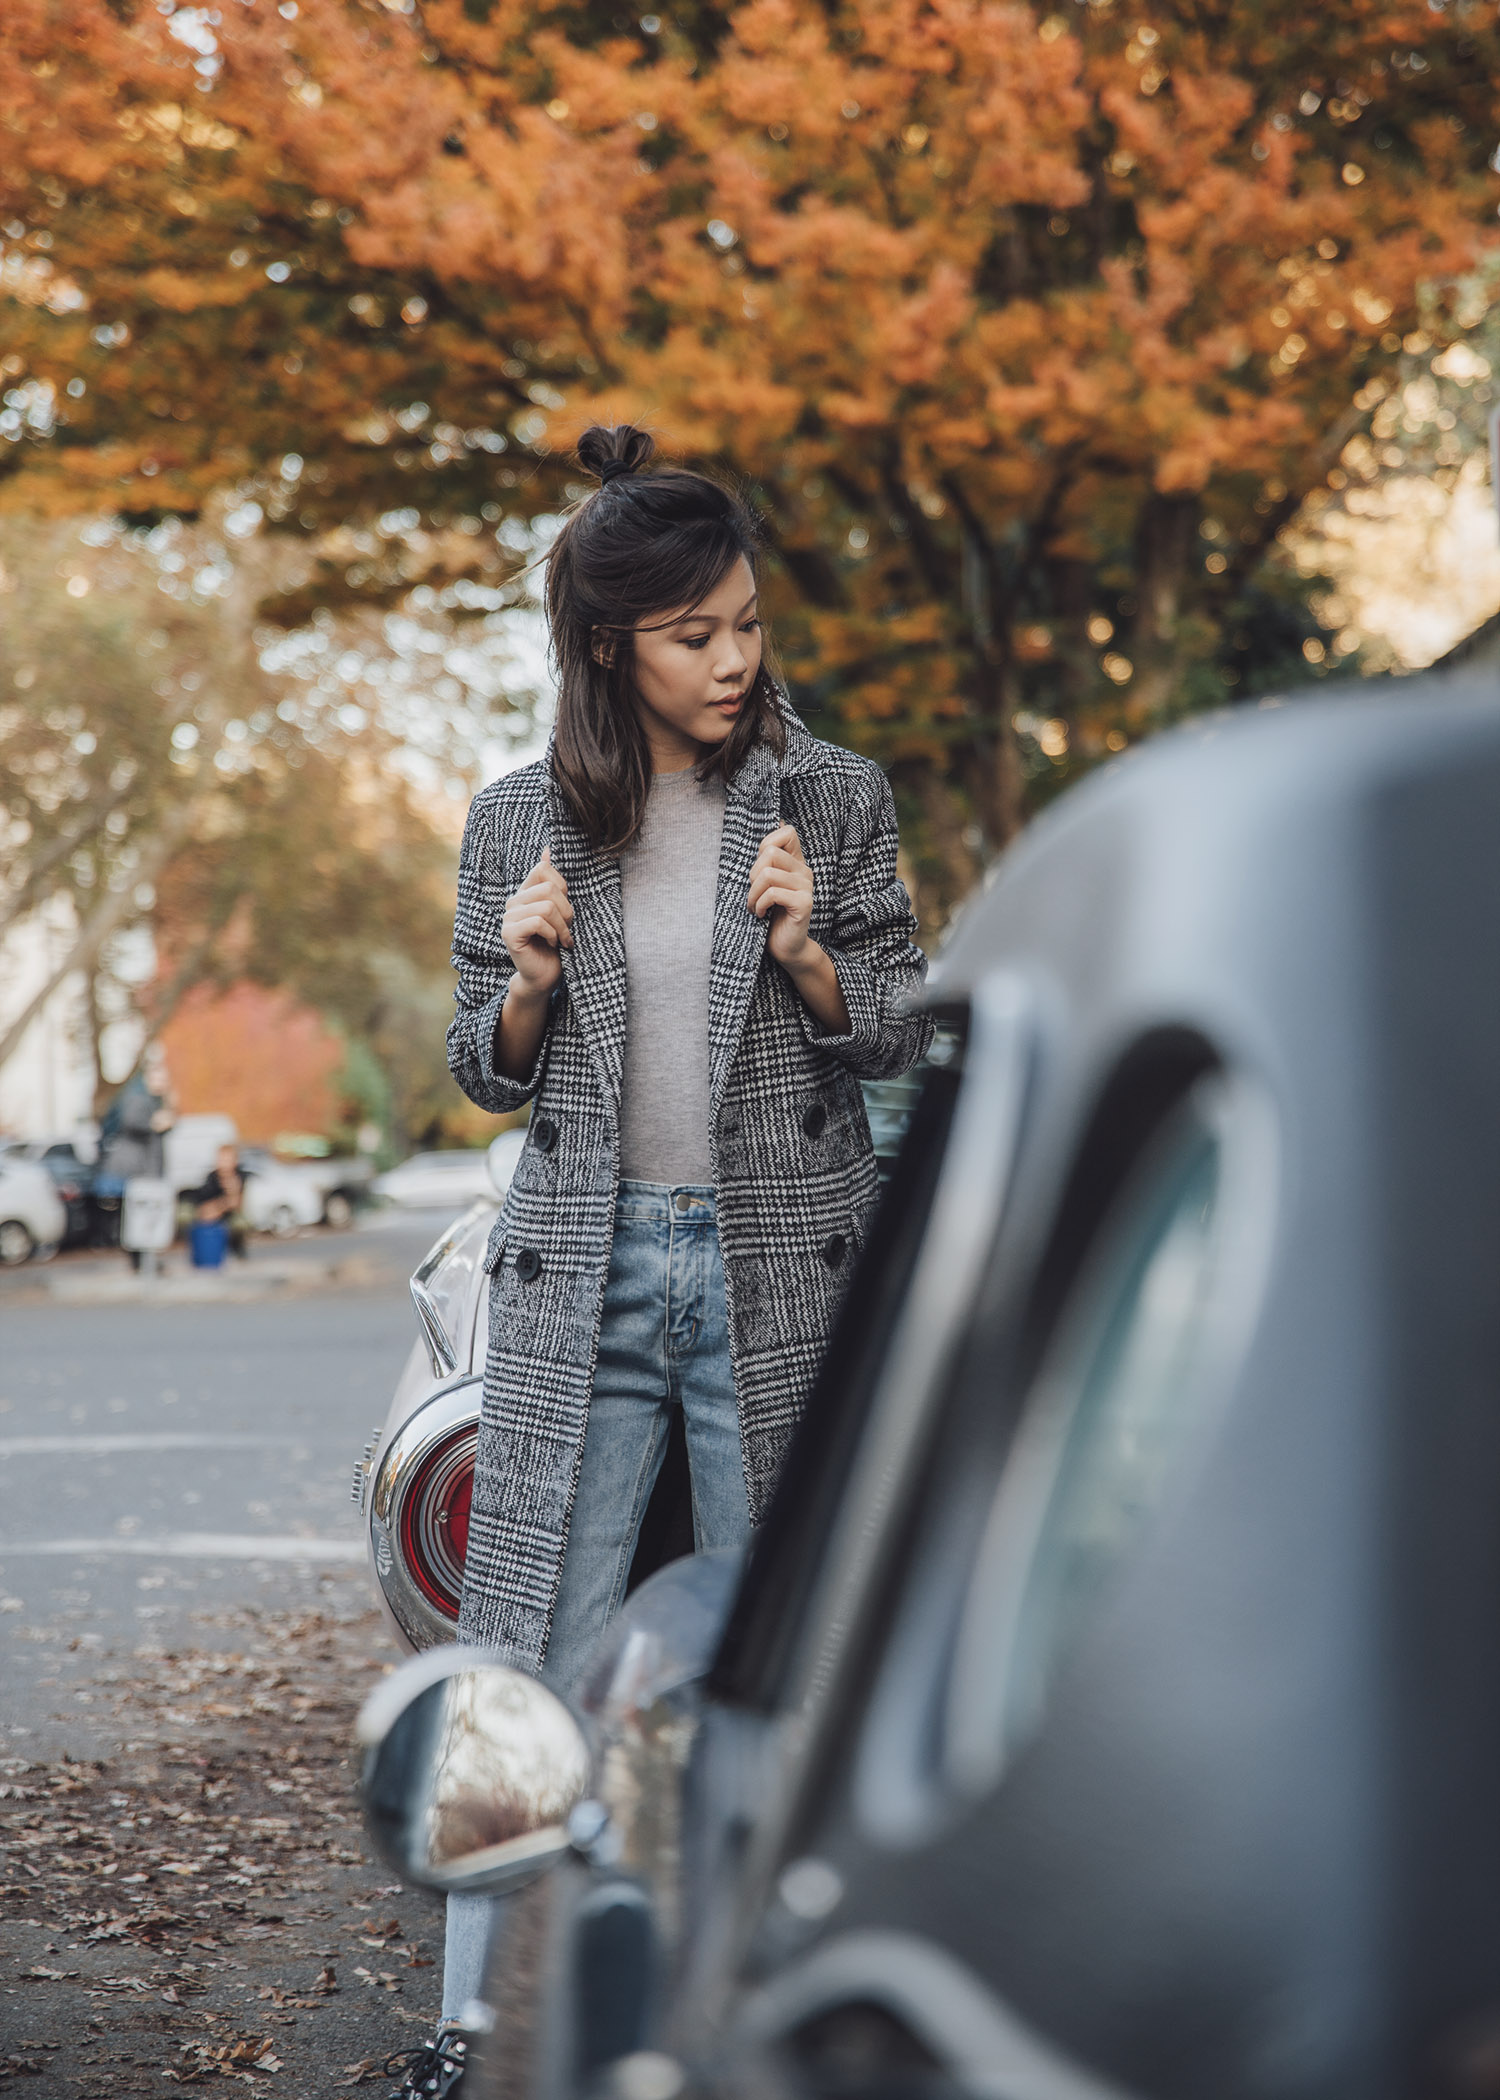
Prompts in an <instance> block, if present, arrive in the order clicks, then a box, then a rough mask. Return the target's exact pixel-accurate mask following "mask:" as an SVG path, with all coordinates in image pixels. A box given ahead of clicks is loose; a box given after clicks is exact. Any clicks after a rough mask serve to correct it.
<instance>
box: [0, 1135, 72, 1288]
mask: <svg viewBox="0 0 1500 2100" xmlns="http://www.w3.org/2000/svg"><path fill="white" fill-rule="evenodd" d="M67 1229H68V1212H67V1206H66V1204H65V1203H64V1201H63V1199H62V1197H61V1196H60V1195H59V1194H58V1191H57V1184H56V1182H55V1181H54V1180H53V1177H52V1175H51V1174H50V1173H49V1171H48V1170H47V1168H46V1167H44V1166H42V1165H40V1164H39V1163H38V1162H37V1161H36V1160H34V1159H28V1158H27V1157H25V1155H24V1153H23V1152H21V1151H7V1152H3V1153H0V1264H3V1265H4V1267H6V1268H7V1269H13V1268H16V1267H18V1266H19V1265H20V1263H22V1262H24V1261H30V1260H32V1259H33V1257H37V1258H40V1259H43V1260H45V1259H46V1258H47V1257H48V1256H49V1255H52V1254H55V1253H56V1252H57V1250H58V1248H59V1247H60V1246H61V1245H62V1242H63V1237H64V1235H65V1233H66V1232H67Z"/></svg>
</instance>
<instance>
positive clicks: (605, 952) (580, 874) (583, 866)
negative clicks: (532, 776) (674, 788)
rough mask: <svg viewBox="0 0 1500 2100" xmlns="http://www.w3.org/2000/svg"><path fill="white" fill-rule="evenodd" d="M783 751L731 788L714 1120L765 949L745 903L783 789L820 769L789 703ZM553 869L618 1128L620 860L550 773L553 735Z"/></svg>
mask: <svg viewBox="0 0 1500 2100" xmlns="http://www.w3.org/2000/svg"><path fill="white" fill-rule="evenodd" d="M782 715H783V719H784V720H785V723H786V749H785V751H784V752H783V753H782V755H781V757H780V758H778V757H777V756H776V754H775V752H773V751H772V750H771V749H770V747H769V745H766V744H757V745H756V746H755V747H754V749H753V750H752V751H751V752H750V753H749V755H748V757H747V758H746V759H745V762H744V764H743V765H742V766H741V767H740V770H739V772H738V773H737V774H736V775H735V776H734V778H733V780H731V781H730V782H729V783H728V787H727V789H726V793H725V802H724V831H723V838H722V842H721V844H720V848H719V881H718V889H717V893H716V896H715V900H714V930H713V945H712V949H711V952H710V957H709V972H708V1066H709V1117H710V1120H711V1121H712V1120H713V1119H714V1118H715V1117H717V1115H718V1111H719V1104H720V1102H721V1101H722V1099H723V1097H724V1088H725V1085H726V1084H727V1082H728V1078H729V1071H730V1067H731V1066H732V1065H733V1063H734V1055H735V1052H736V1050H737V1049H738V1048H739V1042H740V1036H741V1035H742V1033H743V1032H744V1026H745V1016H746V1014H747V1013H748V1012H749V1009H750V999H751V995H752V993H753V992H754V990H755V981H756V977H757V976H758V974H759V971H760V966H761V961H762V958H763V957H764V954H765V946H766V930H767V929H766V922H765V920H764V919H757V918H756V917H754V915H753V914H752V913H751V911H750V908H749V906H748V904H747V903H746V901H745V900H746V896H747V893H748V891H749V888H750V871H751V869H752V868H753V867H754V866H755V856H756V854H757V853H758V852H759V851H760V845H761V840H762V839H763V838H764V837H765V835H766V833H767V832H768V831H774V830H775V829H776V826H777V825H778V824H779V823H780V822H781V820H782V783H783V782H784V781H785V780H787V779H789V778H791V777H793V776H794V775H799V774H803V773H810V772H815V771H816V770H817V769H818V767H819V765H820V764H821V762H822V757H823V747H822V746H821V745H820V743H819V741H818V739H817V738H816V737H814V736H812V735H810V734H809V732H808V730H807V729H806V727H805V726H804V724H803V723H802V722H801V721H800V720H799V718H798V717H797V715H796V714H795V713H794V712H793V710H792V708H791V707H790V706H789V705H788V704H787V702H786V701H785V699H783V701H782ZM544 770H545V774H546V782H547V818H548V832H549V844H550V846H551V850H552V863H553V866H554V867H555V868H556V869H557V871H558V873H559V874H560V875H561V876H562V878H563V880H564V881H565V882H566V883H567V885H568V895H569V897H570V898H571V899H572V903H573V911H574V919H573V947H572V949H571V950H568V949H565V950H564V951H563V981H564V983H565V984H566V986H567V989H568V997H569V998H570V1000H571V1001H572V1003H573V1008H574V1011H575V1012H576V1013H577V1015H578V1021H579V1026H580V1027H581V1029H582V1031H583V1035H584V1040H585V1042H586V1044H587V1046H588V1053H589V1059H590V1062H591V1063H592V1065H593V1067H594V1073H595V1076H596V1078H597V1079H598V1082H599V1087H600V1091H601V1092H602V1094H603V1096H604V1099H605V1101H606V1103H607V1105H608V1110H609V1114H610V1116H611V1118H612V1120H613V1121H614V1122H615V1124H616V1125H617V1126H618V1123H619V1112H620V1087H621V1080H622V1075H623V1071H624V1062H625V922H624V909H623V904H622V898H621V887H620V864H619V861H618V860H617V859H615V858H613V857H612V856H611V855H609V854H604V853H600V852H598V851H597V850H596V848H595V847H594V846H593V845H591V844H590V842H589V840H588V839H587V838H586V837H585V835H584V833H583V831H582V830H581V829H580V827H579V825H578V823H577V821H576V819H575V818H574V816H573V814H572V812H571V811H570V810H569V808H568V805H567V802H566V800H565V799H564V797H563V795H562V793H561V791H560V789H559V788H558V785H557V779H556V776H555V774H554V773H553V770H552V742H551V739H550V738H549V740H548V744H547V754H546V758H545V761H544Z"/></svg>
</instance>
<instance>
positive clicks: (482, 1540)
mask: <svg viewBox="0 0 1500 2100" xmlns="http://www.w3.org/2000/svg"><path fill="white" fill-rule="evenodd" d="M652 449H653V448H652V443H651V440H650V438H649V437H647V436H646V435H645V433H644V432H642V431H639V430H635V429H632V428H630V427H628V426H627V427H624V428H621V429H614V430H604V429H598V428H596V429H593V430H590V431H588V432H586V433H585V435H584V437H583V439H582V440H581V442H580V444H579V447H578V456H579V459H580V461H581V462H582V463H583V465H584V466H585V467H586V468H587V469H589V471H591V472H592V473H594V474H596V475H597V476H598V478H599V481H600V484H601V486H600V487H599V489H598V490H596V491H595V492H594V493H593V494H592V495H590V496H588V497H586V498H585V499H584V501H583V502H582V503H580V504H579V506H578V507H577V508H576V509H575V510H574V512H573V513H572V515H571V516H570V518H569V519H568V522H567V524H566V525H565V526H564V528H563V530H562V532H561V534H560V535H559V537H558V539H557V541H556V542H555V544H554V547H553V550H552V554H551V557H550V562H549V568H548V581H547V614H548V620H549V624H550V629H551V639H552V647H553V651H554V654H555V658H556V664H557V671H558V685H559V694H558V709H557V726H556V730H555V733H554V736H553V738H552V742H551V745H550V748H549V751H548V754H547V756H546V757H545V758H543V759H541V760H539V761H537V762H536V763H535V764H532V765H529V766H523V767H522V768H521V769H520V770H519V771H517V772H515V773H512V774H510V775H508V776H507V777H506V778H505V779H503V780H499V781H497V782H495V783H494V784H493V785H492V786H491V787H488V788H486V789H484V791H483V792H482V793H481V794H479V795H478V796H477V797H476V798H475V801H474V805H473V808H472V809H471V811H470V813H469V821H468V826H467V829H466V831H465V835H464V844H463V853H462V858H461V861H460V867H459V890H458V914H457V923H456V926H455V929H454V939H453V960H454V964H455V966H456V968H457V970H458V978H459V983H458V992H457V1006H458V1011H457V1015H456V1017H455V1019H454V1021H453V1024H452V1026H451V1028H450V1029H449V1031H448V1061H449V1064H450V1066H451V1067H452V1070H453V1074H454V1077H455V1078H456V1079H457V1080H458V1083H459V1085H460V1086H461V1087H462V1088H463V1090H464V1092H465V1093H466V1094H467V1095H468V1096H469V1097H470V1099H471V1100H473V1101H476V1102H477V1103H478V1104H479V1105H480V1107H481V1108H486V1109H489V1110H491V1111H492V1112H493V1113H494V1114H496V1115H505V1114H510V1113H512V1112H514V1111H515V1110H516V1109H518V1108H520V1107H522V1105H523V1104H524V1103H525V1102H527V1101H532V1102H534V1104H535V1105H534V1107H533V1110H532V1116H531V1122H530V1128H529V1133H528V1139H527V1144H526V1147H525V1150H524V1151H523V1153H522V1155H521V1158H520V1161H519V1163H518V1164H517V1167H516V1170H515V1176H514V1179H513V1180H512V1182H511V1185H510V1189H509V1192H508V1194H507V1196H506V1199H505V1204H504V1207H503V1209H502V1212H501V1216H500V1219H499V1221H498V1223H497V1224H496V1226H495V1229H494V1233H493V1235H492V1237H491V1240H490V1246H489V1253H488V1267H489V1269H490V1272H491V1277H492V1283H491V1289H490V1343H489V1355H488V1360H487V1364H486V1371H485V1390H484V1408H483V1415H482V1420H481V1426H480V1435H479V1449H478V1455H477V1461H476V1468H475V1478H474V1499H473V1507H472V1512H471V1517H470V1528H469V1550H468V1565H467V1569H466V1573H465V1580H464V1594H463V1609H462V1616H461V1620H460V1632H461V1635H462V1637H463V1638H464V1639H466V1640H470V1641H476V1642H481V1643H483V1644H485V1645H487V1646H491V1647H499V1648H502V1649H503V1650H505V1651H506V1653H507V1654H509V1655H510V1656H511V1657H512V1658H513V1659H514V1660H515V1661H516V1662H517V1663H519V1664H521V1665H522V1666H523V1667H525V1668H527V1669H530V1670H534V1671H537V1672H538V1673H539V1674H540V1675H541V1676H542V1677H543V1679H544V1680H545V1681H547V1682H548V1683H550V1684H552V1685H554V1686H555V1687H557V1688H559V1689H565V1688H566V1687H567V1686H568V1685H569V1684H570V1683H571V1681H572V1679H573V1678H574V1677H575V1675H576V1674H577V1672H578V1670H579V1668H580V1666H581V1664H582V1663H583V1661H584V1659H585V1657H586V1656H587V1654H588V1651H589V1649H590V1647H591V1646H592V1645H593V1643H594V1641H595V1639H596V1638H597V1636H598V1634H599V1633H600V1632H601V1630H602V1629H603V1627H604V1626H605V1624H606V1623H607V1621H608V1620H609V1618H610V1616H611V1614H612V1613H613V1612H614V1610H615V1609H616V1607H617V1606H618V1604H619V1602H620V1600H621V1597H622V1595H623V1592H624V1588H625V1583H626V1578H627V1575H628V1572H629V1568H630V1561H631V1555H632V1552H633V1550H634V1547H635V1542H636V1537H637V1533H638V1531H639V1529H640V1523H641V1517H642V1514H643V1512H644V1509H645V1505H646V1500H647V1498H648V1496H649V1494H650V1491H651V1486H652V1483H653V1481H654V1480H655V1478H656V1474H657V1471H658V1469H659V1467H660V1464H661V1459H662V1455H663V1452H664V1449H665V1446H666V1439H667V1432H668V1426H669V1410H670V1409H672V1408H673V1407H680V1409H681V1411H682V1426H683V1430H684V1433H685V1438H686V1444H687V1451H688V1462H689V1470H690V1473H691V1479H692V1500H693V1526H694V1538H695V1541H696V1544H697V1545H698V1547H699V1548H700V1549H705V1550H707V1549H712V1548H715V1547H724V1546H735V1545H739V1544H741V1543H742V1542H743V1541H744V1539H745V1538H746V1537H747V1536H748V1533H749V1530H750V1528H751V1526H752V1525H753V1524H755V1523H756V1522H758V1521H759V1519H760V1517H761V1516H762V1515H763V1513H764V1511H765V1508H766V1504H767V1502H768V1500H769V1498H770V1495H771V1490H772V1488H773V1486H774V1485H775V1480H776V1474H777V1469H778V1467H779V1465H780V1463H781V1459H782V1454H783V1452H784V1451H785V1449H786V1446H787V1442H788V1440H789V1438H790V1436H791V1434H792V1430H793V1428H794V1427H795V1425H796V1422H797V1420H798V1417H799V1415H800V1413H801V1410H802V1408H803V1405H804V1403H805V1401H806V1397H807V1393H808V1389H809V1387H810V1385H811V1383H812V1378H813V1372H814V1370H815V1368H816V1365H817V1361H818V1357H819V1354H820V1352H821V1350H822V1347H823V1344H824V1342H825V1340H826V1338H827V1335H828V1331H829V1327H830V1325H831V1323H832V1320H833V1315H834V1312H835V1309H836V1307H837V1304H838V1301H839V1298H840V1296H841V1294H842V1292H843V1289H844V1287H845V1284H846V1282H847V1279H848V1277H849V1274H850V1271H851V1269H852V1267H853V1265H854V1260H855V1257H856V1254H857V1253H858V1250H859V1247H860V1244H861V1242H862V1240H863V1237H864V1234H865V1230H866V1225H867V1222H868V1218H869V1214H870V1210H871V1206H872V1204H873V1202H874V1198H875V1192H876V1170H875V1160H874V1155H873V1151H872V1148H871V1144H870V1133H869V1126H868V1123H867V1122H866V1118H865V1111H864V1104H863V1099H862V1096H861V1093H860V1086H859V1082H860V1080H861V1079H865V1078H888V1077H891V1076H893V1075H895V1074H897V1073H900V1072H904V1071H905V1070H906V1069H907V1068H908V1066H910V1065H911V1064H912V1063H913V1062H914V1060H915V1059H916V1058H917V1057H918V1056H919V1055H920V1054H921V1052H922V1050H923V1049H924V1047H925V1044H926V1040H927V1024H926V1023H925V1022H924V1021H923V1020H922V1019H921V1018H920V1017H919V1016H917V1015H915V1014H914V1013H913V1012H912V1011H911V1010H910V1002H911V999H912V995H913V994H914V993H915V992H916V991H917V990H918V989H919V987H920V985H921V983H922V979H923V976H924V974H925V969H926V965H925V962H924V959H923V956H922V953H921V951H920V949H919V948H918V947H917V946H916V944H915V939H914V936H915V932H916V927H915V922H914V920H913V918H912V913H911V907H910V904H909V901H908V899H907V895H906V891H905V889H904V888H903V886H902V884H901V882H900V880H899V878H898V877H897V874H896V844H897V840H896V818H895V810H894V805H893V803H892V799H891V792H890V788H889V786H888V785H887V783H886V780H885V777H884V775H883V774H882V773H881V772H880V770H879V768H878V767H876V766H874V765H873V764H871V763H870V761H869V760H867V759H863V758H859V757H856V756H855V755H854V754H853V753H852V752H849V751H845V750H842V749H840V748H838V747H837V746H835V745H832V744H825V743H822V742H820V741H819V740H818V739H817V738H816V737H813V736H811V735H809V734H808V732H807V730H806V729H805V728H804V727H803V726H802V724H801V723H800V722H799V721H798V719H797V717H796V716H795V715H794V714H793V713H792V711H791V709H790V708H789V706H788V705H787V703H786V700H785V699H784V697H783V696H782V694H781V693H780V691H779V690H778V688H777V686H776V684H775V681H774V679H773V677H772V674H771V669H770V666H769V664H768V662H767V660H766V652H765V648H764V644H763V641H762V635H761V626H760V620H759V615H758V611H757V592H756V575H755V567H756V539H755V528H754V524H753V521H752V519H751V517H750V515H749V513H748V512H747V511H746V510H745V508H744V506H743V505H742V504H741V503H740V502H739V501H738V500H737V499H736V498H735V497H734V496H733V495H731V494H729V493H727V492H726V491H725V490H724V489H722V488H721V487H719V486H718V484H717V483H715V482H713V481H711V480H708V479H707V478H706V477H704V476H702V475H699V474H693V473H689V472H686V471H684V470H682V469H678V468H665V469H658V470H656V471H651V472H648V471H645V470H646V468H647V463H648V461H649V459H650V457H651V453H652ZM482 1919H483V1908H482V1905H481V1900H480V1899H473V1898H469V1899H460V1898H455V1899H451V1900H450V1909H449V1945H448V1965H447V1971H446V1975H445V1988H444V2014H445V2018H446V2019H457V2018H458V2016H459V2015H460V2014H461V2013H462V2010H463V2006H464V2004H465V2002H466V2001H467V1999H468V1998H470V1997H471V1996H473V1995H475V1994H476V1992H477V1989H478V1984H479V1980H480V1969H481V1965H482V1959H483V1944H482V1942H483V1926H482Z"/></svg>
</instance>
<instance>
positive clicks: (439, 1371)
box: [411, 1196, 495, 1378]
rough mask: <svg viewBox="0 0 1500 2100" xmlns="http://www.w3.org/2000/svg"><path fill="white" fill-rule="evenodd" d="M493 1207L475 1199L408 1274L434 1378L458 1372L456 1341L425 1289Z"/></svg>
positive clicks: (430, 1295)
mask: <svg viewBox="0 0 1500 2100" xmlns="http://www.w3.org/2000/svg"><path fill="white" fill-rule="evenodd" d="M494 1211H495V1205H494V1204H493V1203H492V1202H490V1201H489V1200H488V1199H487V1198H486V1197H484V1196H476V1197H475V1199H474V1201H473V1202H472V1203H471V1204H470V1205H469V1207H468V1209H467V1210H466V1211H465V1212H464V1213H463V1214H462V1216H461V1217H457V1218H455V1219H454V1220H453V1223H452V1224H451V1225H449V1226H447V1227H446V1228H445V1229H444V1231H443V1233H442V1235H441V1236H440V1237H439V1238H438V1239H436V1240H435V1241H434V1242H433V1244H432V1245H431V1246H430V1247H429V1248H428V1250H427V1252H426V1253H425V1254H424V1255H423V1256H422V1259H421V1260H420V1261H419V1262H418V1263H417V1266H416V1268H415V1269H414V1270H413V1271H412V1278H411V1302H412V1304H413V1305H414V1306H415V1307H416V1309H417V1324H418V1326H419V1327H420V1328H421V1330H422V1340H423V1342H424V1343H425V1344H426V1346H427V1360H428V1362H429V1363H430V1364H431V1366H432V1375H433V1377H434V1378H451V1377H452V1376H453V1374H454V1372H455V1371H456V1370H457V1369H458V1338H457V1336H456V1335H451V1334H450V1333H449V1332H448V1330H447V1328H446V1327H445V1326H444V1325H443V1319H442V1315H441V1313H439V1311H438V1309H437V1306H436V1304H435V1303H434V1302H433V1297H432V1293H431V1292H430V1291H429V1290H428V1288H427V1286H428V1284H429V1283H431V1281H432V1279H433V1277H434V1276H436V1274H437V1272H438V1270H439V1269H441V1268H442V1266H443V1264H444V1262H446V1261H447V1260H448V1259H449V1257H450V1256H451V1255H453V1254H454V1253H455V1252H456V1251H457V1249H458V1248H459V1247H460V1246H462V1244H463V1242H464V1241H465V1240H466V1239H467V1238H468V1236H469V1234H470V1233H471V1232H472V1231H473V1229H474V1227H475V1225H476V1224H478V1222H479V1221H480V1219H481V1218H487V1217H490V1216H492V1215H493V1213H494Z"/></svg>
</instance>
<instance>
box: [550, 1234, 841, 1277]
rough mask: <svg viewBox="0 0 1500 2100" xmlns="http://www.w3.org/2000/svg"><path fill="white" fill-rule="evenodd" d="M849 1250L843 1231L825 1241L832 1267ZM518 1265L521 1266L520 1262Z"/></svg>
mask: <svg viewBox="0 0 1500 2100" xmlns="http://www.w3.org/2000/svg"><path fill="white" fill-rule="evenodd" d="M848 1252H849V1242H848V1241H847V1240H846V1239H845V1238H844V1235H843V1234H842V1233H841V1232H836V1233H835V1234H834V1235H833V1237H832V1239H828V1240H824V1242H823V1259H824V1261H826V1262H827V1264H828V1266H829V1268H830V1269H836V1268H837V1267H838V1265H839V1263H840V1262H841V1261H842V1260H843V1258H844V1256H845V1255H846V1254H847V1253H848ZM517 1266H518V1267H519V1263H518V1264H517Z"/></svg>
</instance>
